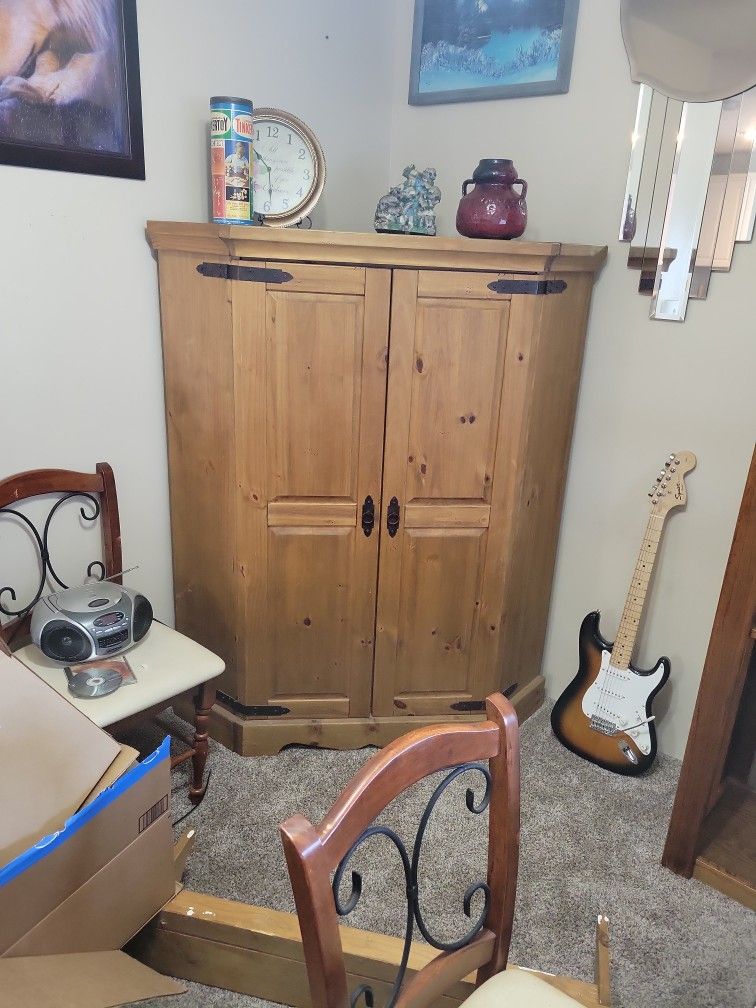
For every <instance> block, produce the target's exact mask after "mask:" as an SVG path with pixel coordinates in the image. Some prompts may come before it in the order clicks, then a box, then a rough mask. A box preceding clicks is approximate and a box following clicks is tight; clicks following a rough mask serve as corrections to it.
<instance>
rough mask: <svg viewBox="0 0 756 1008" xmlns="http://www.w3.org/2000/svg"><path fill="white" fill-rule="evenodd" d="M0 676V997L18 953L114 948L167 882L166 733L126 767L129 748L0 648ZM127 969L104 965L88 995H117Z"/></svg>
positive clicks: (105, 999) (160, 899)
mask: <svg viewBox="0 0 756 1008" xmlns="http://www.w3.org/2000/svg"><path fill="white" fill-rule="evenodd" d="M0 684H2V688H3V697H4V704H3V711H2V713H1V714H0V759H2V765H3V771H4V779H5V780H6V781H9V782H10V787H9V792H10V794H9V800H8V808H7V811H8V814H7V815H6V814H5V811H6V810H4V815H3V818H2V832H1V833H0V839H1V840H2V845H0V1005H2V1004H3V1003H4V1002H3V998H4V996H5V995H4V993H3V990H4V986H3V977H4V976H6V977H7V978H8V981H9V983H10V980H11V978H15V980H14V983H15V984H16V988H17V987H18V984H20V983H23V977H24V976H28V975H29V972H28V969H29V968H28V967H24V965H23V963H21V962H15V960H16V959H19V957H28V956H41V957H45V959H47V958H48V957H53V956H58V955H62V954H64V953H79V954H81V953H105V952H108V953H114V952H116V951H117V950H119V949H121V948H122V946H123V945H124V944H125V943H126V942H127V941H128V940H129V939H130V938H131V937H133V936H134V935H135V934H136V933H137V931H139V930H140V929H141V928H142V927H143V926H144V925H145V924H146V923H147V922H148V921H149V920H150V919H151V918H152V917H153V916H154V915H155V914H156V913H158V912H159V910H160V909H161V907H162V906H164V905H165V903H167V902H168V900H170V899H171V898H172V897H173V895H174V894H175V891H176V881H175V868H174V858H173V835H172V834H173V831H172V824H171V816H170V743H169V740H168V739H165V740H164V742H163V744H162V745H161V746H160V747H159V749H157V750H156V751H155V752H154V753H153V754H152V755H151V756H149V757H147V758H146V759H144V760H143V761H142V762H141V763H136V764H134V760H135V758H136V752H135V750H133V749H129V747H127V746H119V745H118V744H117V743H115V742H114V741H113V739H111V738H110V736H108V735H107V734H106V733H105V732H103V731H102V730H101V729H100V728H98V727H97V726H96V725H94V724H93V723H92V722H91V721H90V720H89V718H87V717H86V716H85V715H83V714H81V713H80V712H79V711H78V710H76V708H75V707H73V706H72V705H71V704H69V703H68V701H67V700H66V699H65V697H63V696H60V695H59V694H58V693H57V692H56V691H55V690H53V689H51V688H50V687H49V686H48V685H47V684H46V683H44V682H43V681H42V680H41V679H39V678H38V677H37V676H36V675H35V674H34V673H33V672H31V671H30V670H29V669H27V668H26V667H25V666H24V665H22V664H21V663H20V662H17V661H16V660H15V659H14V658H12V657H8V656H7V655H4V654H2V653H0ZM6 701H7V703H6ZM94 702H96V701H94ZM4 797H5V796H4ZM76 809H78V811H76ZM72 811H73V814H71V812H72ZM50 829H52V832H49V830H50ZM35 830H36V832H35ZM45 833H47V835H45ZM30 836H31V837H32V839H33V841H34V842H32V844H31V846H29V845H28V840H29V837H30ZM19 847H21V848H22V849H21V850H20V852H19ZM23 847H25V848H26V849H23ZM119 955H120V953H119ZM64 958H65V959H66V960H67V959H68V957H67V956H64ZM11 960H14V962H13V965H9V962H10V961H11ZM57 961H58V963H62V962H63V960H62V959H61V960H57ZM100 961H106V960H98V962H100ZM93 962H94V960H93ZM119 962H120V960H119ZM41 966H42V960H40V967H41ZM70 966H71V964H70V963H68V962H67V966H66V969H64V970H63V971H62V972H61V973H60V975H61V976H63V975H64V974H65V975H68V974H69V973H71V969H70ZM53 973H54V971H53ZM53 973H50V975H51V976H52V975H53ZM74 973H75V971H74ZM127 974H129V975H130V970H129V968H128V967H127V966H123V969H121V970H120V971H119V970H116V971H115V972H111V973H108V971H107V969H105V970H104V971H103V974H102V976H103V978H106V977H107V978H108V983H107V984H106V985H105V987H103V988H102V990H101V991H100V994H101V997H100V1000H99V1001H97V1000H96V998H95V1001H93V1002H92V1003H93V1004H95V1003H97V1004H101V1005H102V1006H105V1005H106V1004H117V1003H120V1002H119V1001H118V1000H117V995H118V983H117V978H118V976H123V977H125V976H126V975H127ZM41 975H42V974H41V972H40V976H41ZM71 975H73V973H72V974H71ZM19 978H21V979H19ZM155 980H156V983H157V981H158V980H161V978H158V977H156V978H155ZM124 982H125V981H124ZM114 983H115V987H114V986H113V984H114ZM157 986H158V987H159V986H160V984H159V983H157ZM105 988H107V990H106V989H105ZM123 989H124V990H125V987H124V988H123ZM74 993H75V992H74ZM163 993H166V991H163ZM64 994H65V996H66V997H68V996H69V994H70V995H71V996H73V993H71V992H70V991H69V992H65V991H64V990H63V989H62V988H59V989H58V992H57V995H56V996H58V997H59V998H60V1003H61V1004H66V1003H68V1002H66V1001H65V1000H64V999H63V998H64ZM93 996H94V995H93ZM98 996H99V995H98ZM114 998H115V1000H114ZM16 1003H22V1002H16ZM71 1003H75V1002H73V1001H72V1002H71Z"/></svg>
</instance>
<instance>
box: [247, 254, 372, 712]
mask: <svg viewBox="0 0 756 1008" xmlns="http://www.w3.org/2000/svg"><path fill="white" fill-rule="evenodd" d="M271 266H275V268H276V269H282V270H284V271H286V272H288V273H290V274H292V277H293V279H292V280H290V281H289V282H287V283H284V284H281V285H275V284H269V285H267V286H265V285H261V284H256V283H245V282H242V281H237V282H235V283H234V284H233V287H234V291H233V314H234V357H235V401H236V432H237V474H238V480H239V487H238V489H239V504H238V507H239V511H238V519H237V525H238V533H237V535H238V546H239V559H238V563H239V565H240V573H241V579H240V583H241V584H242V586H243V587H242V605H243V609H244V611H243V613H242V618H241V620H240V626H241V627H242V632H243V634H244V640H243V651H244V657H245V670H244V674H243V676H242V677H241V682H240V689H239V699H240V700H241V701H242V703H244V704H245V705H251V706H275V707H283V708H285V709H286V710H287V711H288V714H289V716H291V717H313V718H320V717H340V716H358V715H367V714H368V713H369V711H370V693H371V680H372V664H373V651H374V628H375V592H376V577H377V562H378V540H379V531H378V524H379V522H380V513H381V475H382V454H383V434H384V419H385V394H386V370H387V369H386V355H387V339H388V312H389V301H390V274H389V272H388V271H385V270H365V269H361V268H355V267H338V266H316V265H311V266H308V265H300V264H287V263H275V264H271ZM368 497H371V498H372V500H373V503H374V507H375V514H376V527H375V529H374V531H373V532H372V534H371V535H369V536H368V535H365V532H364V530H363V523H362V515H363V506H364V503H365V501H366V499H367V498H368Z"/></svg>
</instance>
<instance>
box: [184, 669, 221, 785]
mask: <svg viewBox="0 0 756 1008" xmlns="http://www.w3.org/2000/svg"><path fill="white" fill-rule="evenodd" d="M214 703H215V680H211V681H210V682H206V683H202V685H201V686H200V687H199V689H198V690H197V692H196V693H195V695H194V742H193V743H192V748H193V749H194V755H193V756H192V768H193V772H192V785H191V787H190V788H189V800H190V801H192V802H193V803H194V804H195V805H196V804H197V803H198V802H199V801H200V799H201V798H202V796H203V795H204V793H205V787H206V784H205V781H204V777H205V764H206V763H207V753H208V748H209V747H208V734H207V726H208V719H209V717H210V710H211V708H212V706H213V704H214Z"/></svg>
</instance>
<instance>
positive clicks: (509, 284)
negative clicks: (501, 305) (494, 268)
mask: <svg viewBox="0 0 756 1008" xmlns="http://www.w3.org/2000/svg"><path fill="white" fill-rule="evenodd" d="M566 287H567V283H566V281H564V280H494V281H493V283H490V284H489V285H488V289H489V290H492V291H493V292H494V294H561V293H562V291H563V290H564V289H565V288H566Z"/></svg>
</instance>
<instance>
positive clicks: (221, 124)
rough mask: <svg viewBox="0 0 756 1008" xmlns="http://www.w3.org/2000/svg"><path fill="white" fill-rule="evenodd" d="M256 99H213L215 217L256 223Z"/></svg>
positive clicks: (228, 221) (218, 221) (227, 221)
mask: <svg viewBox="0 0 756 1008" xmlns="http://www.w3.org/2000/svg"><path fill="white" fill-rule="evenodd" d="M253 134H254V127H253V124H252V102H251V101H248V100H247V99H246V98H227V97H223V96H218V97H216V98H211V99H210V176H211V179H212V187H213V190H212V200H213V221H214V222H215V223H216V224H252V223H254V221H253V218H252V137H253Z"/></svg>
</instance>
